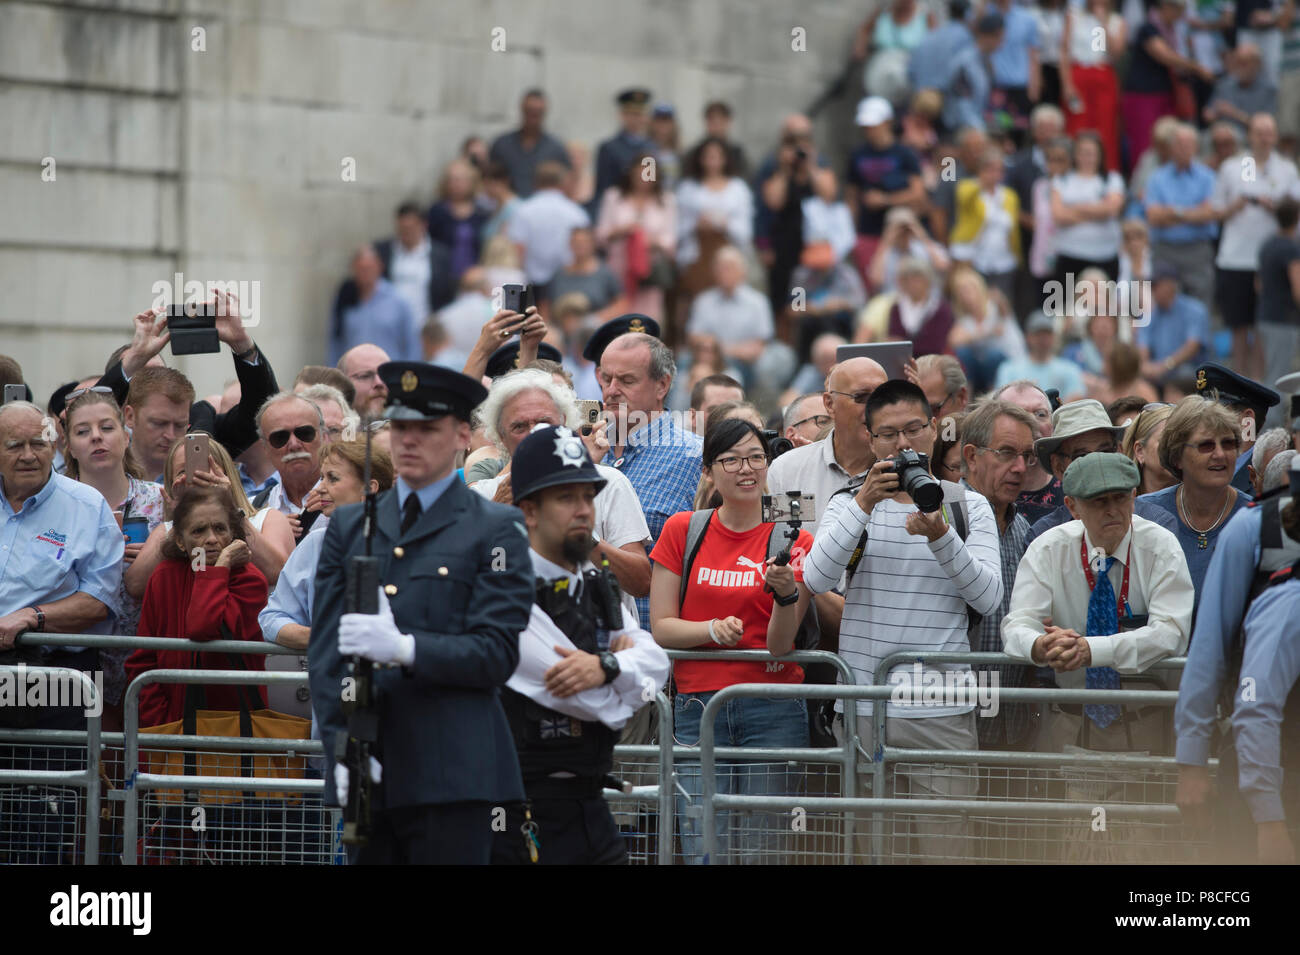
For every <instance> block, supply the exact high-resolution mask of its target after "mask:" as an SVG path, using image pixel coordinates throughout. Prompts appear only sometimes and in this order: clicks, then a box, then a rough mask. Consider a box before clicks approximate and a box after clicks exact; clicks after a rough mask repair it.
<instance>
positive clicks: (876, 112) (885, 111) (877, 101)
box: [857, 96, 894, 126]
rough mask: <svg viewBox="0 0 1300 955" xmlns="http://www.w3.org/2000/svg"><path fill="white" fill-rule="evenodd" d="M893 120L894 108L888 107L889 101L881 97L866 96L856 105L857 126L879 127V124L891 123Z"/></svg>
mask: <svg viewBox="0 0 1300 955" xmlns="http://www.w3.org/2000/svg"><path fill="white" fill-rule="evenodd" d="M893 118H894V107H892V106H890V105H889V100H887V99H885V98H884V97H883V96H868V97H867V98H866V99H864V100H862V101H861V102H860V103H858V115H857V124H858V125H859V126H879V125H880V124H881V123H888V122H891V121H892V120H893Z"/></svg>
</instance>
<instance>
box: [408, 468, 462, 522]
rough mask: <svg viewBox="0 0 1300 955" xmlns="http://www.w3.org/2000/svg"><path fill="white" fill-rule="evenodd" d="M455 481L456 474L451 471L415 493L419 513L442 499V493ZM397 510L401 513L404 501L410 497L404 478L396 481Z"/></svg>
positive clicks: (409, 486) (409, 488) (409, 489)
mask: <svg viewBox="0 0 1300 955" xmlns="http://www.w3.org/2000/svg"><path fill="white" fill-rule="evenodd" d="M454 480H456V472H455V471H452V472H451V473H450V474H448V475H447V476H446V477H445V478H439V479H438V480H436V481H434V482H433V483H432V484H426V485H425V486H424V487H422V488H420V489H419V490H418V491H416V492H415V496H416V497H418V498H419V499H420V512H421V513H423V512H425V511H427V510H428V509H429V508H431V507H433V505H434V504H436V503H437V501H438V498H440V497H442V492H443V491H445V490H447V488H449V487H451V482H452V481H454ZM396 487H397V510H398V513H401V511H402V508H403V507H405V506H406V499H407V497H408V496H410V493H411V485H409V484H407V483H406V480H405V479H404V478H400V477H399V478H398V479H397V484H396Z"/></svg>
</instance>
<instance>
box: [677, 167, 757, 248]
mask: <svg viewBox="0 0 1300 955" xmlns="http://www.w3.org/2000/svg"><path fill="white" fill-rule="evenodd" d="M702 218H707V219H709V220H711V221H712V222H713V223H714V224H715V225H716V224H722V225H725V227H726V230H727V238H728V239H730V240H731V243H732V244H733V245H737V246H740V247H741V248H742V249H743V248H744V247H745V246H748V245H749V243H750V240H751V239H752V238H753V236H754V196H753V194H752V193H751V192H750V191H749V186H747V185H745V180H743V179H739V178H736V179H731V180H729V181H728V182H727V184H726V186H724V187H723V188H722V189H719V190H717V191H716V192H715V191H714V190H712V189H707V188H705V187H704V186H703V185H701V184H700V183H698V182H696V181H695V180H694V179H683V180H682V183H681V185H679V186H678V187H677V264H678V265H683V266H685V265H690V264H691V263H692V262H694V261H695V260H696V259H698V258H699V257H700V243H699V241H698V240H697V239H696V238H695V227H696V226H697V225H699V224H700V219H702Z"/></svg>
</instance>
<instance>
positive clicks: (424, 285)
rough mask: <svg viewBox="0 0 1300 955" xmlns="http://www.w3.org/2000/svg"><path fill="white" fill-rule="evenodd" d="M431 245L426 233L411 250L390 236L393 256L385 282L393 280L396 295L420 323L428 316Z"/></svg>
mask: <svg viewBox="0 0 1300 955" xmlns="http://www.w3.org/2000/svg"><path fill="white" fill-rule="evenodd" d="M432 248H433V243H432V242H431V241H430V239H429V237H428V236H427V235H426V236H425V237H424V240H423V241H422V242H421V243H420V244H419V245H417V246H416V247H415V248H414V249H408V248H407V247H406V246H404V245H402V243H401V242H400V241H399V240H396V239H394V240H393V258H392V261H390V262H389V264H388V281H390V282H392V283H393V288H394V289H396V291H397V294H398V297H400V298H401V299H402V301H404V302H405V303H406V304H407V306H408V307H409V308H410V309H411V314H412V315H414V316H415V320H416V321H417V322H419V323H420V324H421V325H423V324H424V320H425V318H427V317H428V315H429V279H430V278H431V277H432V274H431V273H432V269H431V266H430V263H429V251H430V249H432Z"/></svg>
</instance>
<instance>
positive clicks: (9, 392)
mask: <svg viewBox="0 0 1300 955" xmlns="http://www.w3.org/2000/svg"><path fill="white" fill-rule="evenodd" d="M26 400H27V386H26V385H21V384H19V385H5V400H4V403H5V404H9V402H11V401H26Z"/></svg>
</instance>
